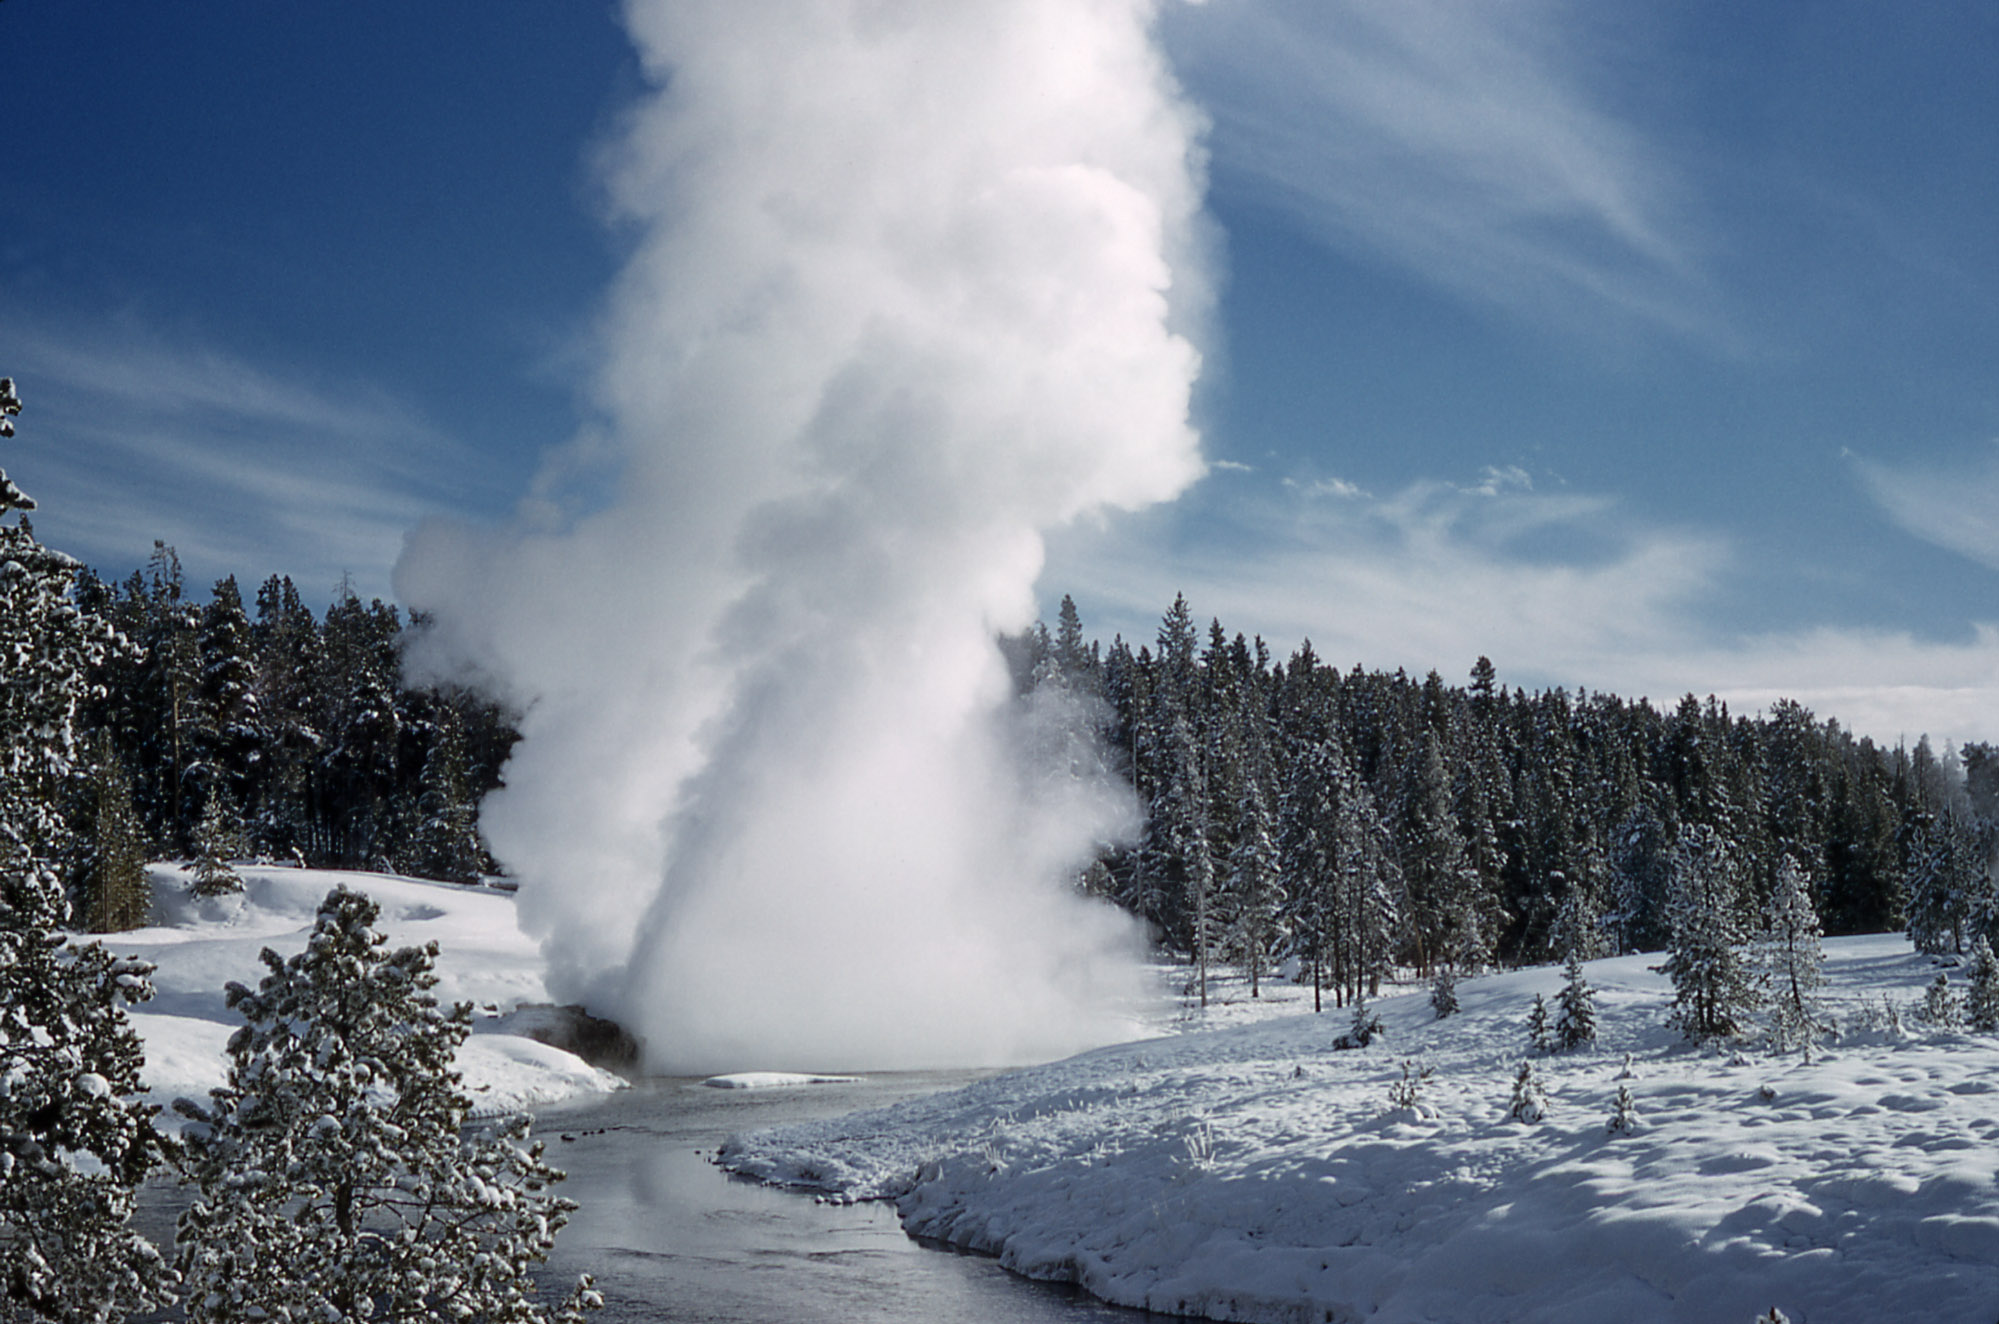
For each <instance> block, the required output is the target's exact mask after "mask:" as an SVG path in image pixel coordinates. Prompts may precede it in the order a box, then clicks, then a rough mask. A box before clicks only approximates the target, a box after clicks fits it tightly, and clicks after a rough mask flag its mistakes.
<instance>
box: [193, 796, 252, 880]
mask: <svg viewBox="0 0 1999 1324" xmlns="http://www.w3.org/2000/svg"><path fill="white" fill-rule="evenodd" d="M233 818H234V815H233V814H231V813H230V810H229V806H228V796H227V794H226V793H225V792H224V791H223V790H222V789H221V788H220V787H211V788H210V789H209V793H208V807H207V808H206V809H204V810H203V811H202V814H201V826H200V827H199V828H197V829H196V830H195V834H194V850H195V855H194V880H193V882H191V883H190V884H188V891H190V892H192V893H194V895H196V896H227V895H228V894H230V893H231V892H240V891H242V890H243V879H242V877H241V875H239V874H238V873H237V872H236V869H235V867H234V866H233V865H231V864H230V863H229V861H230V860H231V859H233V858H234V857H235V856H237V855H239V854H240V853H241V851H242V844H243V843H242V837H241V834H240V833H238V832H237V830H236V826H235V823H234V822H233V821H232V820H233Z"/></svg>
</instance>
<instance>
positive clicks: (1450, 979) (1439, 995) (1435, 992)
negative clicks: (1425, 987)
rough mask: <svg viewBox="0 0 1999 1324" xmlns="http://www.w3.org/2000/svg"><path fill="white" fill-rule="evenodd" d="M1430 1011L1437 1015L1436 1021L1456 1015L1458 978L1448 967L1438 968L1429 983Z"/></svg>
mask: <svg viewBox="0 0 1999 1324" xmlns="http://www.w3.org/2000/svg"><path fill="white" fill-rule="evenodd" d="M1430 1009H1431V1010H1432V1011H1434V1012H1436V1013H1437V1019H1438V1020H1443V1019H1444V1017H1446V1016H1454V1015H1456V1014H1457V1011H1458V977H1457V975H1456V973H1454V972H1453V971H1452V969H1451V967H1450V966H1448V965H1440V966H1438V967H1437V973H1436V976H1435V978H1434V979H1432V980H1431V982H1430Z"/></svg>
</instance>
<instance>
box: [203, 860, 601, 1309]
mask: <svg viewBox="0 0 1999 1324" xmlns="http://www.w3.org/2000/svg"><path fill="white" fill-rule="evenodd" d="M378 913H379V911H378V908H377V906H376V905H375V903H374V902H373V901H371V900H369V899H368V898H367V897H366V896H363V895H361V894H360V893H356V892H351V891H348V890H346V889H345V888H338V889H335V890H334V891H333V892H331V893H329V894H328V896H327V897H326V899H325V901H324V902H322V903H321V905H320V908H319V916H318V920H317V922H316V924H315V926H314V929H313V933H312V936H311V938H310V939H309V940H308V942H307V945H306V948H305V950H304V951H303V952H300V953H299V954H297V955H295V956H292V957H289V958H281V957H279V956H278V955H277V954H276V953H275V952H272V951H269V950H268V949H267V950H266V951H265V952H264V953H263V960H264V964H265V966H266V967H267V969H268V973H267V974H266V975H265V976H264V979H263V981H262V982H261V984H260V985H259V986H258V989H257V991H256V992H254V993H253V992H251V991H250V990H249V989H247V988H245V987H244V986H242V985H241V984H232V985H230V987H229V1005H230V1006H231V1007H232V1008H234V1009H236V1010H237V1011H239V1012H241V1013H242V1015H243V1018H244V1021H245V1024H244V1026H243V1028H242V1029H240V1030H238V1031H237V1032H236V1034H235V1035H234V1037H232V1038H231V1039H230V1041H229V1060H230V1061H229V1084H228V1086H227V1087H226V1088H224V1089H220V1090H217V1091H214V1093H213V1095H212V1099H211V1102H210V1104H209V1106H208V1107H206V1108H203V1107H201V1106H199V1105H197V1104H195V1103H193V1102H191V1101H188V1100H181V1101H179V1102H178V1103H176V1105H175V1106H176V1108H177V1109H179V1110H180V1111H181V1112H182V1113H183V1114H184V1115H185V1116H186V1117H187V1118H188V1119H189V1123H190V1125H189V1126H188V1128H187V1130H186V1132H185V1142H186V1145H187V1155H188V1158H187V1168H188V1172H189V1175H190V1178H191V1180H192V1181H193V1182H194V1183H195V1184H196V1185H197V1186H198V1187H199V1196H198V1197H197V1199H196V1200H195V1202H194V1203H193V1204H192V1205H191V1206H190V1207H189V1208H188V1209H187V1210H186V1212H185V1213H183V1214H182V1215H181V1219H180V1227H179V1233H178V1236H177V1238H176V1244H177V1248H178V1264H179V1267H180V1271H181V1273H182V1274H183V1276H184V1277H185V1280H186V1284H187V1301H188V1318H189V1319H190V1320H192V1321H195V1322H196V1324H208V1322H209V1321H229V1322H230V1324H236V1322H237V1321H253V1320H255V1321H265V1320H269V1321H291V1322H292V1324H309V1322H310V1321H327V1322H328V1324H338V1322H339V1321H346V1320H364V1319H369V1320H388V1321H404V1320H412V1321H414V1320H423V1321H431V1320H436V1321H444V1320H472V1319H477V1320H491V1321H505V1322H507V1324H540V1322H542V1321H546V1320H548V1319H550V1318H551V1312H550V1311H549V1310H547V1309H546V1308H545V1307H543V1306H542V1305H540V1304H538V1303H537V1300H536V1297H535V1288H534V1283H533V1280H532V1279H531V1278H530V1276H529V1272H530V1269H531V1268H532V1266H533V1265H535V1264H537V1263H539V1262H541V1261H542V1260H544V1259H545V1258H546V1257H547V1254H548V1251H549V1248H550V1247H551V1245H552V1244H553V1239H554V1236H555V1233H556V1232H557V1231H558V1230H559V1229H560V1228H561V1226H562V1224H563V1222H564V1221H565V1219H566V1217H567V1214H568V1211H569V1210H570V1209H572V1208H574V1206H573V1205H572V1204H570V1203H569V1202H568V1201H565V1200H562V1199H559V1198H557V1197H556V1196H554V1195H553V1194H551V1193H550V1192H549V1190H548V1188H549V1186H550V1185H552V1184H553V1183H554V1182H556V1181H559V1180H560V1179H561V1174H560V1173H558V1172H557V1171H556V1170H555V1169H553V1168H551V1167H549V1166H548V1164H547V1163H545V1162H544V1161H543V1160H542V1157H541V1148H540V1146H539V1145H533V1146H530V1145H528V1144H526V1133H527V1123H526V1119H525V1118H515V1119H514V1120H513V1121H511V1122H508V1123H506V1124H503V1125H501V1126H499V1127H497V1128H494V1129H489V1130H487V1131H484V1132H483V1133H480V1134H477V1135H467V1134H465V1127H466V1123H467V1122H468V1120H469V1114H470V1110H471V1100H470V1098H469V1097H468V1096H467V1095H466V1094H465V1092H464V1091H463V1090H462V1089H461V1088H460V1087H459V1077H458V1073H457V1072H455V1071H454V1070H452V1065H451V1063H452V1057H453V1054H454V1053H455V1052H456V1051H457V1048H458V1046H459V1044H461V1043H462V1042H463V1041H464V1039H465V1036H466V1034H467V1033H468V1032H469V1030H470V1008H469V1007H466V1006H463V1005H460V1006H458V1007H456V1008H454V1009H453V1010H451V1011H450V1012H445V1011H441V1010H440V1009H439V1008H438V1006H437V1001H436V999H435V998H434V997H432V996H431V995H430V993H429V990H430V989H431V988H432V987H434V986H435V985H436V983H437V976H436V975H435V974H434V973H433V972H432V966H433V963H434V961H435V958H436V954H437V947H436V944H435V943H432V944H429V945H428V946H425V947H405V948H401V949H399V950H397V951H394V952H384V951H383V950H382V949H383V944H384V942H385V939H384V937H383V935H382V934H380V933H377V932H376V931H375V929H374V923H375V920H376V918H377V915H378ZM591 1304H594V1294H593V1293H591V1292H590V1290H589V1285H588V1280H587V1279H585V1280H584V1282H583V1283H582V1284H580V1285H579V1287H578V1290H577V1292H576V1293H575V1294H573V1295H572V1296H571V1297H570V1298H569V1301H568V1303H567V1304H566V1305H564V1306H563V1307H562V1308H561V1309H560V1310H559V1311H556V1312H553V1314H554V1316H555V1317H557V1318H560V1319H564V1320H574V1319H577V1318H580V1316H581V1311H582V1310H583V1308H585V1307H586V1306H588V1305H591Z"/></svg>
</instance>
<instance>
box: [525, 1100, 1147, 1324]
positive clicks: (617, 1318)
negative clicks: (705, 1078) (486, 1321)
mask: <svg viewBox="0 0 1999 1324" xmlns="http://www.w3.org/2000/svg"><path fill="white" fill-rule="evenodd" d="M979 1074H980V1073H976V1072H962V1071H961V1072H917V1073H903V1074H885V1075H876V1076H870V1077H868V1078H867V1079H865V1080H862V1081H859V1082H856V1083H853V1084H828V1085H810V1086H799V1087H796V1088H787V1089H764V1090H723V1089H715V1088H712V1087H708V1086H703V1085H702V1084H700V1082H698V1081H695V1080H676V1079H664V1080H653V1081H648V1082H646V1083H644V1084H642V1085H640V1086H638V1087H636V1088H633V1089H630V1090H626V1091H623V1092H621V1093H619V1094H616V1095H612V1096H609V1097H607V1098H603V1099H599V1100H594V1101H591V1102H588V1103H584V1104H576V1105H570V1106H565V1107H560V1108H551V1109H548V1110H545V1111H544V1112H543V1113H542V1114H541V1116H540V1118H539V1120H538V1121H537V1124H536V1134H537V1135H539V1136H540V1137H541V1138H542V1139H543V1140H545V1141H547V1142H548V1156H549V1158H550V1160H551V1161H553V1162H554V1163H555V1165H556V1166H557V1167H560V1168H562V1169H564V1170H565V1171H567V1172H568V1174H569V1180H568V1181H567V1182H565V1183H564V1184H563V1186H562V1187H561V1188H560V1189H561V1191H562V1193H563V1194H564V1195H567V1196H568V1197H569V1198H570V1199H572V1200H575V1201H576V1202H577V1203H578V1205H579V1206H580V1208H579V1209H578V1210H577V1211H576V1213H575V1214H574V1215H573V1216H572V1217H571V1219H570V1223H569V1226H568V1228H566V1229H565V1230H564V1231H563V1233H562V1235H561V1237H560V1238H559V1240H558V1243H557V1246H556V1252H555V1255H554V1257H553V1258H552V1260H551V1261H550V1264H549V1266H548V1268H547V1269H546V1270H545V1271H544V1272H545V1273H546V1275H547V1277H546V1281H548V1282H550V1283H551V1284H554V1283H567V1282H569V1281H572V1280H573V1279H574V1276H575V1275H576V1274H577V1273H579V1272H582V1271H585V1270H588V1271H589V1272H591V1273H594V1274H595V1275H596V1276H597V1283H598V1286H599V1287H600V1288H601V1289H602V1290H603V1292H604V1297H605V1306H604V1310H603V1311H602V1313H601V1315H600V1316H599V1318H600V1319H601V1320H602V1321H603V1324H620V1322H621V1321H627V1320H630V1321H639V1320H673V1321H677V1322H686V1324H818V1322H819V1321H826V1322H827V1324H834V1322H836V1321H837V1324H854V1321H870V1322H872V1321H883V1322H885V1324H887V1322H893V1321H910V1322H911V1324H916V1322H919V1321H920V1322H921V1324H960V1322H961V1321H962V1322H964V1324H1053V1322H1055V1321H1060V1322H1061V1324H1082V1322H1083V1321H1093V1322H1095V1324H1112V1322H1113V1321H1115V1322H1116V1324H1136V1322H1137V1321H1144V1320H1157V1319H1163V1318H1166V1317H1164V1316H1157V1315H1148V1314H1146V1313H1144V1312H1140V1311H1133V1310H1123V1309H1119V1308H1116V1307H1112V1306H1107V1305H1104V1304H1103V1303H1102V1302H1099V1301H1097V1300H1096V1299H1095V1298H1093V1297H1090V1296H1088V1295H1087V1294H1085V1293H1083V1292H1081V1291H1080V1290H1078V1289H1076V1288H1072V1287H1067V1286H1059V1285H1052V1284H1045V1283H1034V1282H1030V1281H1028V1280H1026V1279H1024V1278H1019V1277H1016V1276H1015V1275H1013V1274H1010V1273H1008V1272H1007V1271H1006V1270H1004V1269H1002V1268H1001V1267H1000V1266H999V1264H998V1263H997V1262H996V1261H993V1260H990V1259H986V1258H983V1257H979V1256H971V1255H963V1254H958V1253H955V1252H952V1251H948V1250H939V1249H934V1248H930V1247H925V1246H920V1245H918V1244H917V1243H915V1242H913V1241H911V1240H910V1239H909V1238H908V1237H907V1236H906V1235H904V1233H903V1231H902V1227H901V1224H899V1223H898V1222H897V1221H896V1217H895V1210H894V1209H893V1208H892V1207H890V1206H888V1205H885V1204H863V1205H832V1204H821V1203H819V1202H817V1201H815V1200H813V1199H812V1198H811V1197H809V1196H805V1195H800V1194H797V1193H794V1192H787V1191H780V1190H774V1189H772V1188H770V1187H766V1186H760V1185H756V1184H754V1183H751V1182H746V1181H742V1180H740V1179H735V1178H731V1177H729V1176H727V1175H726V1174H724V1173H723V1172H722V1171H721V1170H720V1169H719V1168H717V1167H715V1166H714V1165H713V1163H711V1162H710V1161H709V1160H710V1156H712V1155H713V1154H714V1152H715V1151H716V1149H717V1148H718V1147H719V1146H720V1145H721V1143H722V1141H723V1140H724V1139H725V1138H727V1136H728V1135H729V1134H730V1133H731V1132H735V1131H745V1130H754V1129H756V1128H759V1127H765V1126H776V1125H780V1124H782V1123H786V1122H795V1121H805V1120H808V1119H811V1118H816V1117H825V1116H830V1115H834V1114H838V1113H844V1112H849V1111H852V1110H853V1109H856V1108H871V1107H876V1106H878V1105H882V1104H888V1103H893V1102H895V1101H896V1100H898V1099H904V1098H908V1097H911V1096H913V1095H918V1094H926V1093H930V1092H933V1091H936V1090H942V1089H951V1088H954V1087H956V1086H958V1085H962V1084H965V1083H967V1082H968V1081H971V1080H974V1079H976V1078H977V1076H978V1075H979Z"/></svg>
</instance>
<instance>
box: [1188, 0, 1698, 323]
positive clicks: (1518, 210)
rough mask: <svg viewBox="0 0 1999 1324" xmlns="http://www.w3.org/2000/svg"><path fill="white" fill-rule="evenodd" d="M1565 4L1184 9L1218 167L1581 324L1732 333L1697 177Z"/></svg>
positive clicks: (1472, 288) (1457, 279) (1293, 4)
mask: <svg viewBox="0 0 1999 1324" xmlns="http://www.w3.org/2000/svg"><path fill="white" fill-rule="evenodd" d="M1586 17H1587V15H1586V14H1582V13H1579V12H1577V11H1576V10H1575V9H1573V8H1572V7H1569V6H1564V5H1562V4H1559V3H1552V2H1550V0H1529V2H1528V3H1522V4H1508V5H1481V4H1465V3H1452V2H1450V0H1402V2H1399V3H1395V4H1374V3H1367V2H1366V0H1255V3H1250V2H1249V0H1209V2H1208V3H1205V4H1198V5H1177V6H1171V7H1169V9H1168V11H1167V14H1166V19H1165V23H1164V32H1165V36H1166V41H1167V45H1168V48H1169V49H1170V50H1171V51H1172V53H1173V56H1174V60H1175V64H1176V67H1177V68H1178V69H1179V71H1180V73H1181V76H1182V77H1183V78H1184V79H1185V80H1186V81H1187V83H1188V84H1189V86H1190V88H1191V89H1192V90H1193V91H1194V93H1195V94H1196V95H1197V97H1198V98H1199V99H1200V100H1201V102H1202V103H1203V105H1204V106H1205V107H1206V108H1207V109H1208V111H1209V113H1210V114H1211V115H1212V116H1213V119H1214V130H1213V136H1212V143H1213V151H1214V164H1215V169H1216V171H1217V173H1218V174H1219V175H1221V176H1223V177H1225V178H1227V179H1229V180H1230V181H1231V182H1232V183H1235V184H1237V185H1239V186H1241V187H1243V188H1245V189H1247V190H1248V191H1249V192H1250V193H1251V194H1252V195H1253V196H1258V197H1261V198H1262V199H1263V200H1264V201H1265V202H1267V203H1269V204H1271V205H1274V206H1276V207H1278V208H1280V209H1282V210H1283V211H1285V212H1288V213H1289V214H1290V215H1291V216H1292V217H1294V218H1295V220H1296V221H1297V222H1298V223H1299V224H1300V225H1301V226H1302V227H1303V228H1304V229H1306V230H1307V231H1308V232H1310V233H1314V234H1316V235H1318V236H1319V237H1320V238H1321V239H1322V240H1323V241H1325V242H1328V243H1330V244H1331V245H1333V246H1335V247H1338V248H1346V249H1354V248H1358V249H1361V250H1365V251H1368V252H1371V253H1375V254H1379V255H1381V256H1384V257H1387V258H1388V259H1390V260H1392V261H1394V262H1396V263H1398V264H1400V265H1401V266H1403V267H1405V268H1407V269H1409V270H1411V271H1413V272H1415V273H1416V274H1417V275H1418V276H1420V277H1422V278H1424V279H1426V280H1429V281H1433V282H1435V283H1437V284H1439V285H1442V286H1444V287H1446V288H1448V289H1450V290H1452V291H1453V292H1455V293H1457V294H1459V295H1464V296H1470V297H1472V298H1475V299H1478V300H1481V301H1484V302H1487V303H1491V304H1497V305H1499V306H1501V307H1504V308H1506V309H1509V310H1511V311H1515V312H1521V313H1525V314H1528V315H1531V316H1533V317H1536V318H1549V317H1553V318H1555V319H1557V320H1559V321H1563V322H1568V323H1574V322H1576V321H1578V320H1584V319H1586V318H1587V319H1593V318H1594V316H1595V315H1596V314H1599V313H1600V312H1601V311H1603V310H1605V309H1610V310H1615V311H1616V312H1617V313H1619V314H1621V315H1623V316H1625V317H1628V318H1636V319H1638V320H1640V321H1642V322H1646V323H1651V324H1656V325H1662V326H1665V327H1668V328H1671V329H1673V330H1676V331H1680V332H1686V333H1698V334H1701V335H1702V336H1704V337H1713V336H1715V335H1717V334H1718V333H1720V332H1721V330H1722V328H1721V325H1720V321H1721V319H1720V318H1719V317H1718V315H1717V313H1716V311H1715V306H1714V295H1713V292H1712V290H1711V288H1710V286H1709V282H1708V280H1707V279H1706V277H1705V275H1704V273H1703V269H1702V267H1703V244H1702V241H1701V239H1700V236H1699V232H1698V227H1697V225H1696V224H1695V222H1694V221H1693V220H1692V219H1691V214H1692V208H1691V206H1690V204H1689V200H1688V196H1687V194H1688V190H1687V189H1686V187H1685V186H1684V184H1683V183H1682V181H1681V180H1680V179H1679V178H1678V177H1677V175H1676V172H1675V171H1674V170H1673V169H1672V168H1671V167H1670V166H1669V165H1668V164H1667V155H1666V153H1665V152H1663V151H1662V150H1660V149H1659V148H1658V147H1657V146H1655V144H1653V143H1652V142H1650V141H1649V140H1648V139H1647V137H1646V135H1645V134H1644V133H1642V132H1641V131H1640V130H1639V129H1638V128H1636V127H1635V126H1633V125H1632V124H1630V123H1628V122H1626V121H1624V120H1622V119H1620V118H1619V117H1618V116H1616V115H1615V114H1613V113H1611V112H1610V111H1609V110H1607V109H1605V108H1604V107H1603V106H1602V105H1600V104H1599V98H1596V97H1594V96H1593V95H1592V92H1591V90H1590V88H1589V86H1588V80H1587V79H1586V78H1585V77H1583V76H1582V73H1581V71H1582V70H1584V69H1585V68H1587V67H1588V64H1589V57H1588V56H1586V55H1585V54H1584V53H1583V52H1582V51H1580V50H1579V49H1576V48H1575V45H1576V44H1577V38H1576V36H1575V34H1576V33H1577V32H1578V31H1579V30H1580V29H1581V28H1582V27H1583V26H1584V24H1583V20H1584V19H1585V18H1586Z"/></svg>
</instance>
